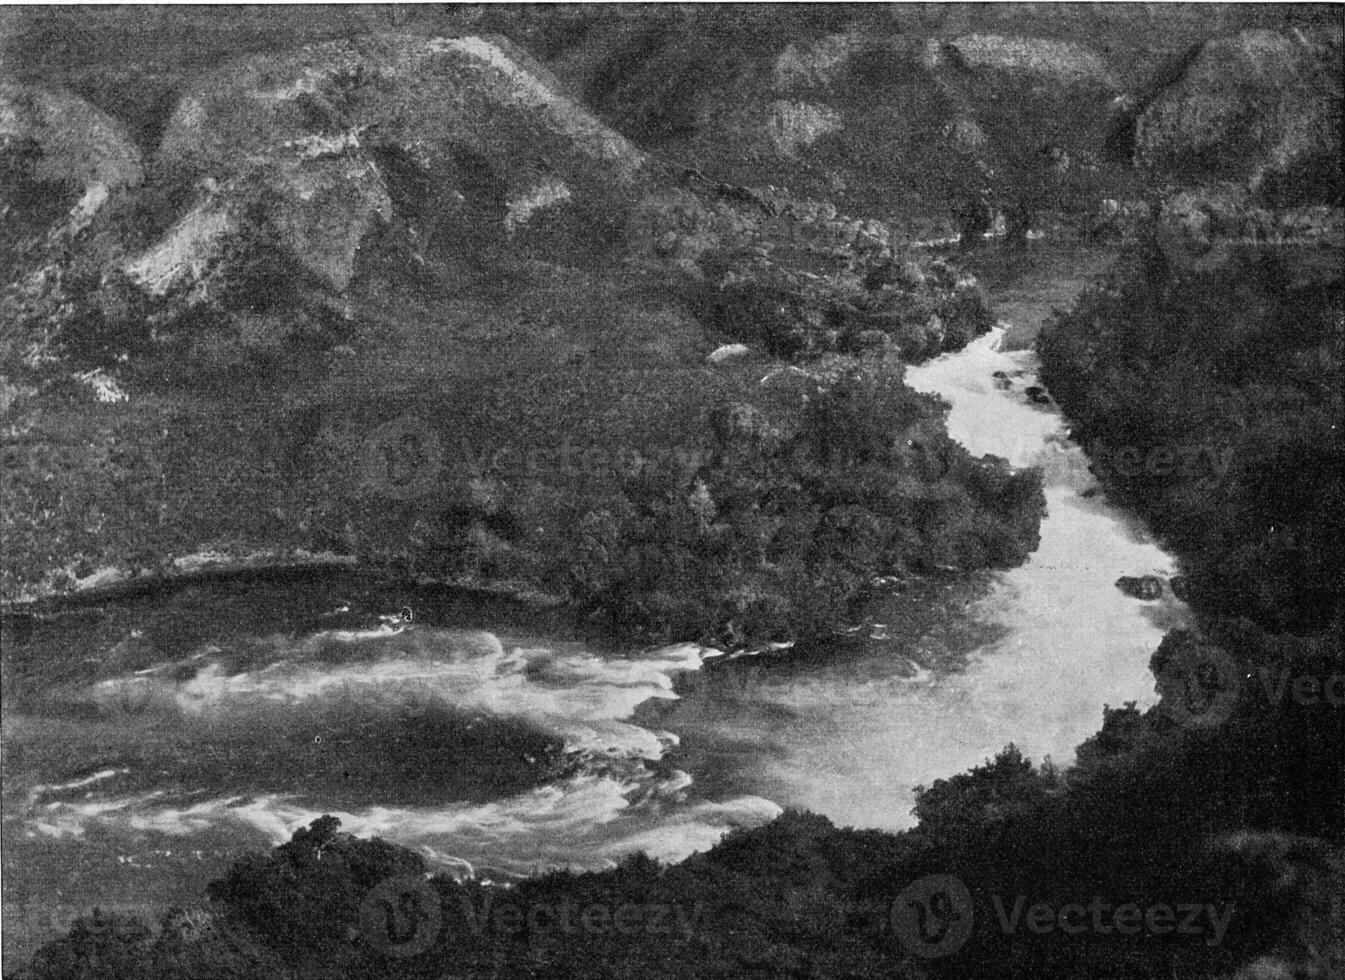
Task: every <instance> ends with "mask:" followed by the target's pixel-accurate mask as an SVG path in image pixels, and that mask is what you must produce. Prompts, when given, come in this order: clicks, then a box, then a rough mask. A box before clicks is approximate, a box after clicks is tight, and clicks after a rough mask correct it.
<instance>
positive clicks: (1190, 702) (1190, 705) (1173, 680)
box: [1155, 643, 1243, 728]
mask: <svg viewBox="0 0 1345 980" xmlns="http://www.w3.org/2000/svg"><path fill="white" fill-rule="evenodd" d="M1242 680H1243V675H1242V671H1241V670H1240V669H1239V667H1238V664H1237V662H1236V661H1235V660H1234V659H1233V658H1232V657H1231V656H1229V655H1228V654H1227V653H1226V652H1225V651H1223V650H1221V649H1220V648H1219V647H1217V646H1214V645H1212V644H1208V643H1193V644H1191V645H1187V646H1183V647H1182V648H1181V649H1179V650H1178V651H1177V652H1176V653H1175V654H1173V656H1172V657H1171V658H1170V659H1169V660H1168V662H1167V663H1166V664H1164V666H1163V668H1162V669H1161V670H1160V671H1159V674H1158V678H1157V684H1156V685H1155V687H1156V688H1157V690H1158V694H1159V696H1160V697H1161V698H1162V700H1161V702H1160V705H1161V708H1162V710H1163V711H1164V712H1166V713H1167V714H1168V716H1169V717H1171V718H1172V719H1173V720H1174V721H1176V722H1177V723H1178V724H1180V725H1182V726H1184V727H1187V728H1214V727H1216V726H1218V725H1222V724H1223V723H1224V722H1226V721H1227V720H1228V719H1229V716H1231V715H1232V713H1233V708H1234V707H1235V706H1236V704H1237V701H1238V695H1239V693H1240V691H1241V690H1242Z"/></svg>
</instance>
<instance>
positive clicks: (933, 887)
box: [891, 875, 976, 960]
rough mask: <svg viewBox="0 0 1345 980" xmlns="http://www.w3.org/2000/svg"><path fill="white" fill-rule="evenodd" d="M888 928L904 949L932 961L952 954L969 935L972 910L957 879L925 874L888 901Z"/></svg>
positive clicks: (973, 912) (962, 886) (973, 919)
mask: <svg viewBox="0 0 1345 980" xmlns="http://www.w3.org/2000/svg"><path fill="white" fill-rule="evenodd" d="M891 918H892V931H893V932H894V933H896V936H897V939H898V940H899V941H900V942H901V945H902V946H904V947H905V948H906V950H907V951H908V952H911V953H914V954H915V955H916V956H919V957H921V958H922V959H927V960H932V959H937V958H938V957H941V956H951V955H952V954H953V953H956V952H957V951H958V950H959V949H961V948H962V946H963V945H964V944H965V943H966V941H967V940H968V939H970V938H971V930H972V926H973V925H974V924H975V922H976V912H975V908H974V906H973V905H972V901H971V892H969V891H967V886H966V885H964V884H963V883H962V881H961V879H959V878H955V877H954V876H953V875H926V876H925V877H923V878H920V879H919V880H917V881H913V882H911V883H910V884H909V885H907V886H906V887H905V888H903V889H902V890H901V893H900V894H898V895H897V897H896V899H895V900H894V901H893V902H892V912H891Z"/></svg>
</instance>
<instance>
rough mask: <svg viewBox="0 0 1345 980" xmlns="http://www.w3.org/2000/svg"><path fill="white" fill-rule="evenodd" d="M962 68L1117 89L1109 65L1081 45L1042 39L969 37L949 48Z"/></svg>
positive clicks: (968, 35) (949, 45) (960, 39)
mask: <svg viewBox="0 0 1345 980" xmlns="http://www.w3.org/2000/svg"><path fill="white" fill-rule="evenodd" d="M947 49H948V50H949V51H950V52H951V53H952V54H953V55H954V57H955V58H956V60H957V61H958V62H959V63H960V64H962V65H963V66H965V67H967V68H971V69H980V70H985V71H992V72H1011V73H1016V74H1020V75H1027V76H1035V77H1038V78H1043V79H1051V80H1055V81H1064V82H1071V83H1076V84H1089V85H1095V86H1099V87H1102V88H1110V89H1115V88H1116V87H1117V85H1116V80H1115V79H1114V78H1113V77H1112V74H1111V72H1110V70H1108V68H1107V63H1106V62H1105V61H1103V60H1102V57H1101V56H1100V55H1099V54H1098V53H1097V52H1095V51H1093V50H1091V49H1089V48H1087V47H1084V46H1083V45H1081V44H1073V43H1070V42H1067V41H1053V40H1048V39H1046V38H1040V37H1002V36H1000V35H998V34H966V35H964V36H962V37H959V38H956V39H954V40H953V41H951V42H950V43H949V44H948V45H947Z"/></svg>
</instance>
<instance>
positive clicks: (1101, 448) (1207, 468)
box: [1089, 442, 1233, 483]
mask: <svg viewBox="0 0 1345 980" xmlns="http://www.w3.org/2000/svg"><path fill="white" fill-rule="evenodd" d="M1089 458H1090V460H1091V462H1092V467H1093V470H1094V472H1096V473H1097V474H1098V475H1099V476H1105V475H1108V474H1114V475H1116V476H1119V477H1121V478H1123V479H1131V478H1134V477H1139V476H1146V475H1147V476H1151V477H1155V478H1159V479H1161V478H1163V477H1169V476H1180V477H1183V478H1185V479H1196V480H1200V481H1204V482H1211V483H1213V482H1217V481H1218V480H1221V479H1223V478H1224V477H1225V476H1226V475H1227V474H1228V470H1229V467H1230V466H1231V465H1232V462H1233V449H1232V447H1230V446H1215V445H1214V444H1213V443H1210V442H1204V443H1200V444H1198V445H1193V446H1168V445H1157V446H1148V447H1145V448H1143V449H1141V448H1140V447H1138V446H1107V445H1105V444H1102V443H1099V444H1097V445H1095V446H1092V447H1091V448H1090V450H1089Z"/></svg>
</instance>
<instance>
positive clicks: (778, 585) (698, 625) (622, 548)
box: [569, 360, 1044, 644]
mask: <svg viewBox="0 0 1345 980" xmlns="http://www.w3.org/2000/svg"><path fill="white" fill-rule="evenodd" d="M803 385H804V390H800V391H797V392H796V393H795V399H796V400H795V402H794V403H793V404H792V405H791V404H789V403H787V402H786V403H784V404H781V403H777V404H774V405H770V406H768V407H765V408H760V407H756V406H753V405H750V404H746V403H724V404H721V405H720V406H719V407H718V408H717V409H716V410H715V420H714V421H715V431H716V437H717V445H716V447H715V452H714V454H713V456H712V457H711V459H710V460H709V462H708V463H707V464H706V465H705V466H703V467H701V468H699V469H692V468H690V467H678V466H673V465H668V466H664V467H661V468H659V469H657V470H654V471H652V472H649V473H643V474H640V475H638V476H637V477H635V478H633V479H631V480H630V481H628V482H627V484H626V486H625V488H624V492H623V494H622V495H621V498H620V500H619V502H618V503H617V504H616V505H614V506H613V507H611V508H609V509H605V510H601V511H592V512H590V513H589V514H588V515H587V516H586V517H585V518H584V520H583V521H582V522H581V523H580V525H579V526H578V528H577V529H576V538H575V541H574V543H573V546H572V548H571V549H569V551H570V554H571V555H573V556H574V560H573V563H572V565H571V568H570V581H571V587H572V589H573V591H574V592H575V593H576V595H577V597H578V599H579V601H580V603H581V605H582V606H583V607H585V608H588V609H589V610H591V611H594V612H597V613H600V614H601V615H603V616H605V617H608V618H610V619H612V620H613V621H615V622H617V623H619V624H622V625H624V626H626V627H634V628H638V629H643V630H647V631H649V632H652V633H654V634H656V635H659V636H702V637H714V638H718V639H720V640H722V641H725V642H729V643H731V644H736V643H741V642H745V641H749V640H764V639H772V638H782V637H785V636H789V637H797V636H806V635H815V634H817V633H819V632H824V631H826V630H827V629H830V628H832V627H833V626H836V625H838V624H839V623H841V622H844V621H846V618H847V616H850V615H852V614H853V613H855V611H856V610H857V609H858V608H859V606H860V604H862V602H863V601H864V600H865V599H866V598H867V597H869V595H870V594H871V588H872V583H873V580H874V579H875V578H877V577H879V576H884V575H897V576H905V575H907V574H913V573H915V574H919V573H932V572H937V571H941V570H952V569H954V568H956V569H959V570H963V571H971V570H976V569H981V568H986V567H998V568H1003V567H1009V566H1011V565H1015V564H1018V563H1020V562H1021V561H1023V559H1024V558H1025V557H1026V556H1027V554H1028V552H1030V551H1031V550H1033V549H1034V548H1035V547H1036V544H1037V529H1038V524H1039V521H1040V518H1041V515H1042V512H1043V510H1044V498H1043V497H1042V493H1041V484H1040V477H1039V474H1038V473H1037V472H1036V471H1031V470H1029V471H1024V472H1021V473H1011V472H1010V471H1009V470H1008V469H1007V467H1006V466H1005V464H1004V463H1003V462H1002V461H995V460H983V461H982V460H975V459H973V458H972V457H970V456H968V454H967V453H966V451H965V450H963V449H962V448H961V447H960V446H959V445H957V444H956V443H954V442H952V441H951V440H950V439H949V438H948V437H947V435H946V433H945V432H944V430H943V426H942V412H943V409H942V407H941V406H940V404H939V403H938V402H937V401H935V400H934V399H931V398H929V397H927V396H922V395H918V394H916V393H915V392H913V391H911V390H910V389H909V388H907V387H906V386H905V385H904V383H903V382H902V380H901V377H900V374H899V372H897V371H894V370H893V369H892V367H891V366H890V365H885V364H883V363H882V362H880V361H873V360H870V361H859V362H849V366H846V365H845V364H844V363H837V364H834V365H832V367H831V368H830V369H824V370H823V371H820V372H819V373H818V374H817V375H815V376H813V377H812V378H811V379H810V380H808V381H806V382H803ZM782 401H783V400H782Z"/></svg>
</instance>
